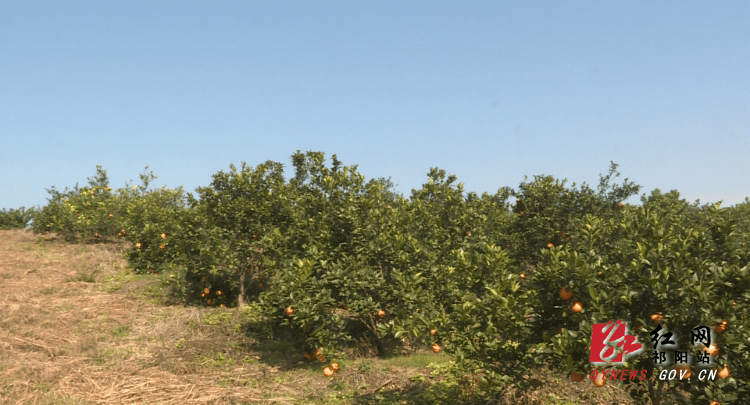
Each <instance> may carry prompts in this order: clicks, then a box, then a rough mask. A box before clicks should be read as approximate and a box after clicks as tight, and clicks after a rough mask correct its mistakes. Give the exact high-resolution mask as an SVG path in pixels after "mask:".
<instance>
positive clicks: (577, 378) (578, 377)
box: [570, 371, 585, 382]
mask: <svg viewBox="0 0 750 405" xmlns="http://www.w3.org/2000/svg"><path fill="white" fill-rule="evenodd" d="M583 377H585V376H584V375H583V374H581V373H576V372H575V371H571V372H570V379H571V380H573V381H575V382H579V381H583Z"/></svg>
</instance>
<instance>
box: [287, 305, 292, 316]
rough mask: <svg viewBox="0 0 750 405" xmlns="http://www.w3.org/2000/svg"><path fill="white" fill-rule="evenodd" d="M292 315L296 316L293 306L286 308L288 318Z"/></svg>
mask: <svg viewBox="0 0 750 405" xmlns="http://www.w3.org/2000/svg"><path fill="white" fill-rule="evenodd" d="M292 315H294V308H292V307H291V306H289V307H286V316H292Z"/></svg>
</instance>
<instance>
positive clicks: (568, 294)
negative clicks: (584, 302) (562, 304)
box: [558, 286, 573, 301]
mask: <svg viewBox="0 0 750 405" xmlns="http://www.w3.org/2000/svg"><path fill="white" fill-rule="evenodd" d="M558 294H559V295H560V299H562V300H563V301H567V300H569V299H571V298H573V290H571V289H570V288H568V286H565V287H563V288H561V289H560V291H559V292H558Z"/></svg>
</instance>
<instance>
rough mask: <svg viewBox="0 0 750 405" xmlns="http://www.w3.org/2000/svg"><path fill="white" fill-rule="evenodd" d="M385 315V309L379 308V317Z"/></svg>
mask: <svg viewBox="0 0 750 405" xmlns="http://www.w3.org/2000/svg"><path fill="white" fill-rule="evenodd" d="M384 316H385V311H383V310H382V309H381V310H379V311H378V318H382V317H384Z"/></svg>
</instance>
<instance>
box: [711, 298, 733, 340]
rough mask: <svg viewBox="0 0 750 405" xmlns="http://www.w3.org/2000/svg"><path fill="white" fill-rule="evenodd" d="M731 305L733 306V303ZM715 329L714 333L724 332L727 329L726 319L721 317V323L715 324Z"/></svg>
mask: <svg viewBox="0 0 750 405" xmlns="http://www.w3.org/2000/svg"><path fill="white" fill-rule="evenodd" d="M732 306H734V305H732ZM715 330H716V333H718V334H720V335H721V334H722V333H724V331H725V330H727V320H726V319H722V321H721V325H718V326H716V329H715Z"/></svg>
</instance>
